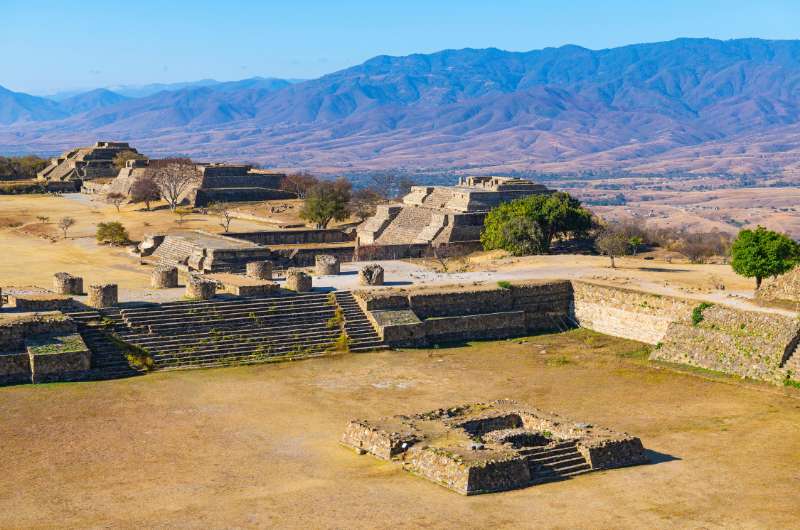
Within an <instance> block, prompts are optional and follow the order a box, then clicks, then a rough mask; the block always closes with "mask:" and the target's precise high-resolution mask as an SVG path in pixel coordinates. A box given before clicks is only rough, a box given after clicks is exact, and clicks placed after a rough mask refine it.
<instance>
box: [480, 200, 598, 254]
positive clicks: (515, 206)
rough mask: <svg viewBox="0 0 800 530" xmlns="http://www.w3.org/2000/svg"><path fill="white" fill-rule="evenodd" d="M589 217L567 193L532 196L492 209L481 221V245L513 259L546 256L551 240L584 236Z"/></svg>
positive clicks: (588, 213)
mask: <svg viewBox="0 0 800 530" xmlns="http://www.w3.org/2000/svg"><path fill="white" fill-rule="evenodd" d="M591 226H592V214H591V213H590V212H589V211H588V210H586V209H585V208H583V207H582V206H581V203H580V201H579V200H578V199H576V198H574V197H572V196H571V195H569V194H568V193H564V192H557V193H552V194H548V195H544V194H542V195H531V196H529V197H524V198H522V199H517V200H514V201H511V202H506V203H503V204H501V205H499V206H497V207H496V208H494V209H492V210H491V211H490V212H489V213H488V214H487V216H486V220H485V221H484V229H483V233H481V243H483V247H484V249H486V250H493V249H503V250H506V251H508V252H510V253H511V254H514V255H515V256H522V255H525V254H545V253H547V252H549V251H550V246H551V245H552V243H553V240H554V239H557V238H567V237H578V236H582V235H585V234H586V232H587V231H588V230H589V228H591Z"/></svg>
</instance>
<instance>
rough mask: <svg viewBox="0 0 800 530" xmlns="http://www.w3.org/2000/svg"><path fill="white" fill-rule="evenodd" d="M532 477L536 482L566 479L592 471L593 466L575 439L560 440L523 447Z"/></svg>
mask: <svg viewBox="0 0 800 530" xmlns="http://www.w3.org/2000/svg"><path fill="white" fill-rule="evenodd" d="M519 454H521V455H523V456H524V457H525V460H526V462H527V463H528V469H529V470H530V473H531V478H532V479H533V481H534V482H535V483H542V482H553V481H556V480H564V479H566V478H569V477H573V476H575V475H580V474H582V473H587V472H589V471H591V469H592V468H591V466H590V465H589V463H588V462H587V461H586V459H585V458H584V457H583V455H581V454H580V452H579V451H578V448H577V445H576V443H575V442H574V441H564V442H559V443H557V444H555V445H553V446H547V447H531V448H529V449H521V450H520V451H519Z"/></svg>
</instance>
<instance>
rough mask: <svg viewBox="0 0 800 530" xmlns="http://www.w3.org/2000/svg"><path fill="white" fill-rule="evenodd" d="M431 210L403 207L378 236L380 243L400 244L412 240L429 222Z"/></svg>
mask: <svg viewBox="0 0 800 530" xmlns="http://www.w3.org/2000/svg"><path fill="white" fill-rule="evenodd" d="M431 216H432V211H431V210H428V209H427V208H418V207H407V208H403V209H402V210H401V211H400V213H399V214H397V217H395V218H394V220H393V221H392V222H391V224H389V226H388V227H386V229H385V230H384V231H383V233H382V234H381V235H380V237H379V238H378V241H377V242H378V243H379V244H381V245H402V244H407V243H409V242H411V241H414V240H415V239H416V238H417V235H418V234H419V233H420V231H422V230H423V229H424V228H425V227H426V226H428V225H429V224H430V223H431Z"/></svg>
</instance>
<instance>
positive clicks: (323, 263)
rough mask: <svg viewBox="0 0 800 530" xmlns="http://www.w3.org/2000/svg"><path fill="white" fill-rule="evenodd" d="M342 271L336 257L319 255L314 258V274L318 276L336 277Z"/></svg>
mask: <svg viewBox="0 0 800 530" xmlns="http://www.w3.org/2000/svg"><path fill="white" fill-rule="evenodd" d="M340 269H341V264H340V262H339V259H338V258H337V257H336V256H331V255H329V254H318V255H317V256H316V257H315V258H314V274H315V275H317V276H335V275H336V274H339V272H340Z"/></svg>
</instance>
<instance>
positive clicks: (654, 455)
mask: <svg viewBox="0 0 800 530" xmlns="http://www.w3.org/2000/svg"><path fill="white" fill-rule="evenodd" d="M644 454H645V455H646V456H647V458H648V459H649V460H650V463H649V464H648V465H651V466H653V465H656V464H663V463H664V462H674V461H676V460H681V458H678V457H677V456H674V455H669V454H667V453H661V452H659V451H654V450H652V449H645V450H644Z"/></svg>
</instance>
